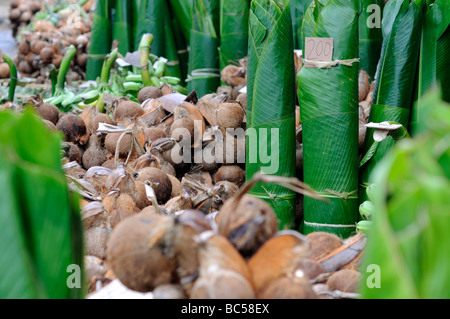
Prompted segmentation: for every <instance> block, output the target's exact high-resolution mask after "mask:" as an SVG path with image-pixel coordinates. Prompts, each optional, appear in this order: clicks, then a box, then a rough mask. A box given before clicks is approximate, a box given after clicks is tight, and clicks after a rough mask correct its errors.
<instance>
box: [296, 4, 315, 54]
mask: <svg viewBox="0 0 450 319" xmlns="http://www.w3.org/2000/svg"><path fill="white" fill-rule="evenodd" d="M312 1H313V0H291V1H290V7H291V18H292V29H293V32H294V49H298V50H301V49H302V48H303V41H302V34H301V29H302V24H303V17H304V15H305V12H306V9H307V8H308V7H309V5H310V4H311V2H312Z"/></svg>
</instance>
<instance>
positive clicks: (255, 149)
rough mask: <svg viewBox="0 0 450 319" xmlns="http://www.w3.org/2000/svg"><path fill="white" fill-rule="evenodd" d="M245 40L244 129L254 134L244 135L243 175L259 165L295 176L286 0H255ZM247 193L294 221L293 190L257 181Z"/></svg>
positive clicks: (283, 221)
mask: <svg viewBox="0 0 450 319" xmlns="http://www.w3.org/2000/svg"><path fill="white" fill-rule="evenodd" d="M248 42H249V43H248V65H247V132H252V133H255V134H254V135H253V139H251V138H252V137H250V136H249V138H248V140H247V157H246V178H247V180H250V179H251V177H252V176H253V175H254V174H255V173H256V172H258V171H261V170H262V172H263V173H267V174H271V175H279V176H288V177H289V176H290V177H292V176H295V70H294V59H293V54H294V53H293V37H292V22H291V15H290V10H289V2H288V1H279V0H270V1H267V0H253V1H252V3H251V7H250V18H249V40H248ZM249 135H250V133H249ZM258 153H259V154H258ZM266 154H267V155H268V156H271V160H270V163H268V162H267V161H266V160H265V159H264V156H265V155H266ZM250 194H252V195H254V196H256V197H259V198H262V199H264V200H266V201H268V202H269V203H270V204H271V205H272V206H273V208H274V210H275V211H276V213H277V216H278V219H279V223H280V228H282V229H283V228H292V227H293V226H294V225H293V223H294V217H295V194H294V193H293V192H292V191H290V190H288V189H286V188H284V187H281V186H278V185H261V184H257V185H256V186H255V187H254V188H253V189H252V191H251V192H250Z"/></svg>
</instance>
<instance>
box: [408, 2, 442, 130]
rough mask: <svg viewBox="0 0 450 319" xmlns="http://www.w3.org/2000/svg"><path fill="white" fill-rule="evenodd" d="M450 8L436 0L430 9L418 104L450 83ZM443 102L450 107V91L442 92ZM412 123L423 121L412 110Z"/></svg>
mask: <svg viewBox="0 0 450 319" xmlns="http://www.w3.org/2000/svg"><path fill="white" fill-rule="evenodd" d="M449 52H450V5H449V3H448V1H445V0H437V1H436V2H434V3H433V4H432V5H430V6H428V8H427V11H426V14H425V18H424V22H423V30H422V43H421V46H420V56H419V71H418V72H419V74H418V87H417V91H418V92H417V95H418V104H417V105H420V103H421V97H422V96H423V95H424V94H425V93H426V92H427V91H428V90H429V89H431V88H432V87H434V86H438V85H442V86H443V88H444V87H445V86H446V87H448V83H450V56H449ZM442 94H443V99H444V100H445V101H447V102H449V103H450V90H448V89H446V90H444V89H443V90H442ZM413 113H414V114H413V116H412V119H411V122H412V124H413V125H415V124H416V122H417V121H420V115H419V114H416V113H417V110H416V108H413Z"/></svg>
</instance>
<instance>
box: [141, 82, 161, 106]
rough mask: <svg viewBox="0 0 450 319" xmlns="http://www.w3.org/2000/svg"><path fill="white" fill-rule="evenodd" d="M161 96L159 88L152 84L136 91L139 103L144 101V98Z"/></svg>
mask: <svg viewBox="0 0 450 319" xmlns="http://www.w3.org/2000/svg"><path fill="white" fill-rule="evenodd" d="M161 96H162V92H161V89H160V88H157V87H154V86H146V87H144V88H142V89H141V90H140V91H139V93H138V100H139V103H141V104H142V103H144V101H145V100H148V99H156V98H158V97H161Z"/></svg>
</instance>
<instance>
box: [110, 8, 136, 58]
mask: <svg viewBox="0 0 450 319" xmlns="http://www.w3.org/2000/svg"><path fill="white" fill-rule="evenodd" d="M131 3H132V1H129V0H116V10H115V17H114V24H113V39H114V40H117V41H119V52H120V54H122V55H123V56H125V55H126V54H127V53H128V52H130V49H131V44H132V42H131V40H132V37H131V32H132V28H133V26H132V25H131V21H130V20H129V18H130V12H131V10H132V7H131Z"/></svg>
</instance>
